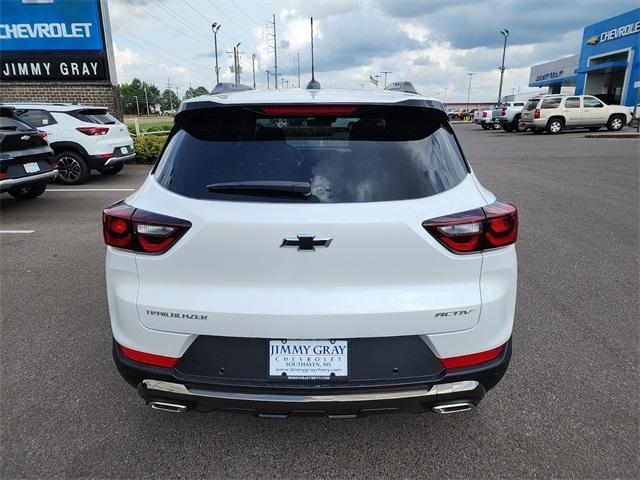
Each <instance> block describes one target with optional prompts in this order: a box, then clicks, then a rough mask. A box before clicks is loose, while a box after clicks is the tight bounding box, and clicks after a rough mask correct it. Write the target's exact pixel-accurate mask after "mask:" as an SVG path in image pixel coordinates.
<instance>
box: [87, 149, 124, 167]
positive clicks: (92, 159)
mask: <svg viewBox="0 0 640 480" xmlns="http://www.w3.org/2000/svg"><path fill="white" fill-rule="evenodd" d="M134 158H136V154H135V153H128V154H126V155H116V154H113V155H111V156H106V157H103V156H100V155H91V156H89V157H88V161H89V166H90V167H91V168H102V167H113V166H114V165H119V164H122V163H130V162H131V161H133V159H134Z"/></svg>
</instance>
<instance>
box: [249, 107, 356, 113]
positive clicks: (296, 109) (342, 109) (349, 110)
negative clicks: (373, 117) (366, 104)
mask: <svg viewBox="0 0 640 480" xmlns="http://www.w3.org/2000/svg"><path fill="white" fill-rule="evenodd" d="M260 110H261V111H262V113H264V114H266V115H350V114H352V113H355V112H357V111H358V107H356V106H353V105H273V106H264V107H262V108H261V109H260Z"/></svg>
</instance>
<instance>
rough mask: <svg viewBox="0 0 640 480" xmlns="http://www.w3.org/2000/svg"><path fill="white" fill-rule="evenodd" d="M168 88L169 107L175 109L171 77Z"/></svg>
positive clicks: (168, 80)
mask: <svg viewBox="0 0 640 480" xmlns="http://www.w3.org/2000/svg"><path fill="white" fill-rule="evenodd" d="M167 90H169V107H170V108H171V110H173V97H172V96H171V92H172V90H171V79H169V78H167Z"/></svg>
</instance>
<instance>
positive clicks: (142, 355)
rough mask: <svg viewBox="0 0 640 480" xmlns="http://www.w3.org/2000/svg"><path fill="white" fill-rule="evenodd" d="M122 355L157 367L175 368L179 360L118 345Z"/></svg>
mask: <svg viewBox="0 0 640 480" xmlns="http://www.w3.org/2000/svg"><path fill="white" fill-rule="evenodd" d="M118 347H119V348H120V351H121V352H122V354H123V355H124V356H125V357H127V358H128V359H130V360H134V361H136V362H140V363H145V364H147V365H153V366H155V367H165V368H173V367H175V366H176V365H177V364H178V360H179V359H178V358H174V357H165V356H164V355H156V354H154V353H146V352H140V351H138V350H134V349H132V348H128V347H125V346H123V345H120V344H118Z"/></svg>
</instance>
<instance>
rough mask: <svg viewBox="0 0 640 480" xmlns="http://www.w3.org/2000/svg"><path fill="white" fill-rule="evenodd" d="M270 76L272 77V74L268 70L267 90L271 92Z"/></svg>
mask: <svg viewBox="0 0 640 480" xmlns="http://www.w3.org/2000/svg"><path fill="white" fill-rule="evenodd" d="M269 75H271V72H270V71H269V70H267V90H271V87H270V86H269Z"/></svg>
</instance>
